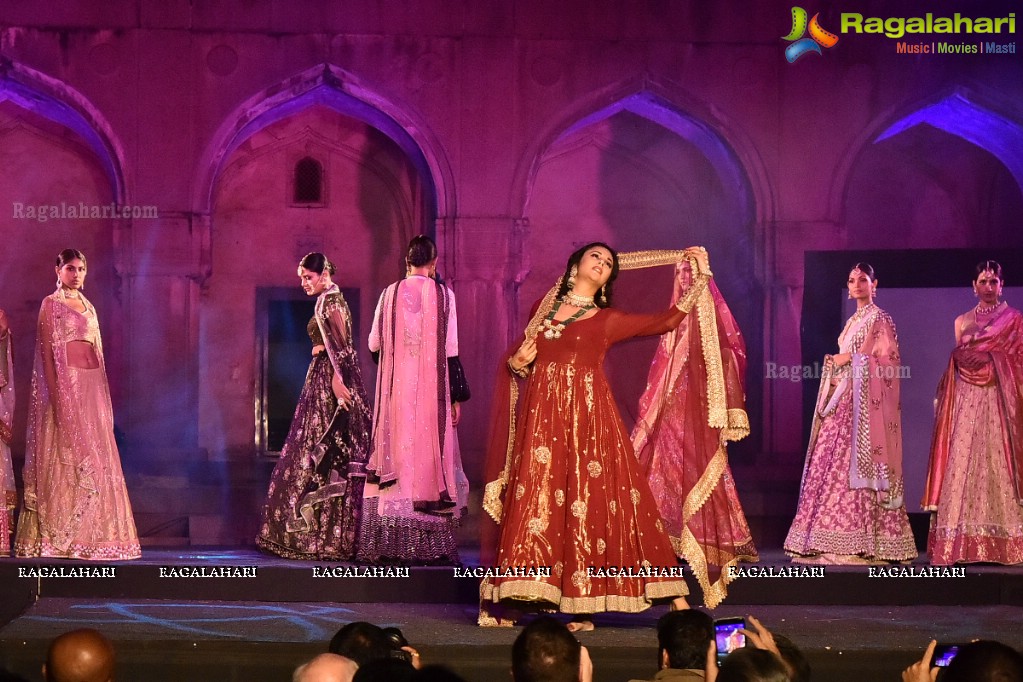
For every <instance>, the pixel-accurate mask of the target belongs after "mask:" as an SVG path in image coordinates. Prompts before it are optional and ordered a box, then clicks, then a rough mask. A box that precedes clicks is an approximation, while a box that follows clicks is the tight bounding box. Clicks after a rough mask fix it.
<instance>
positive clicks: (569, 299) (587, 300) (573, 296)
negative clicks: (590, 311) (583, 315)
mask: <svg viewBox="0 0 1023 682" xmlns="http://www.w3.org/2000/svg"><path fill="white" fill-rule="evenodd" d="M561 302H562V303H567V304H569V305H574V306H575V307H576V308H588V307H590V306H592V305H593V297H592V296H580V295H579V294H577V293H575V292H574V291H569V292H567V293H566V294H565V295H564V296H562V297H561Z"/></svg>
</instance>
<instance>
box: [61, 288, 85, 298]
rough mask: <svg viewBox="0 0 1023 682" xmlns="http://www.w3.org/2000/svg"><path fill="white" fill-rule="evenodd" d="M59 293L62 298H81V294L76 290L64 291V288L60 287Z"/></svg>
mask: <svg viewBox="0 0 1023 682" xmlns="http://www.w3.org/2000/svg"><path fill="white" fill-rule="evenodd" d="M60 292H61V295H62V296H63V297H64V298H81V297H82V294H81V292H79V291H78V290H77V289H65V288H64V287H61V288H60Z"/></svg>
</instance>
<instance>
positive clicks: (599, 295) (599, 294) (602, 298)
mask: <svg viewBox="0 0 1023 682" xmlns="http://www.w3.org/2000/svg"><path fill="white" fill-rule="evenodd" d="M597 300H598V301H600V304H601V305H607V297H606V296H604V287H600V291H598V292H597Z"/></svg>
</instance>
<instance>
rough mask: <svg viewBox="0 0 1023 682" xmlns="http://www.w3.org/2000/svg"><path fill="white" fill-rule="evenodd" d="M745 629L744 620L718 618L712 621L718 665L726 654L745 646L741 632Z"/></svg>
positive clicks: (744, 636)
mask: <svg viewBox="0 0 1023 682" xmlns="http://www.w3.org/2000/svg"><path fill="white" fill-rule="evenodd" d="M745 627H746V620H745V619H744V618H718V619H717V620H715V621H714V640H715V642H716V643H717V647H718V665H721V662H722V661H724V660H725V657H726V656H728V654H730V653H732V652H733V651H735V650H736V649H741V648H742V647H744V646H746V635H744V634H743V633H742V632H741V630H742V629H743V628H745Z"/></svg>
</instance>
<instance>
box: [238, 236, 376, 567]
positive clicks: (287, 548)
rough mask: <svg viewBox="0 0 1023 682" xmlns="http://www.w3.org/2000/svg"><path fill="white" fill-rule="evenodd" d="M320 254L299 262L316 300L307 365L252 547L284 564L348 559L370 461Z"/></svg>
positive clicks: (330, 268) (354, 368) (343, 329)
mask: <svg viewBox="0 0 1023 682" xmlns="http://www.w3.org/2000/svg"><path fill="white" fill-rule="evenodd" d="M334 272H335V269H334V264H333V263H331V262H330V261H329V260H327V257H326V256H324V255H323V254H322V253H310V254H308V255H307V256H306V257H305V258H303V259H302V262H301V264H300V265H299V267H298V276H299V278H300V279H301V280H302V289H303V290H304V291H305V292H306V294H308V295H309V296H318V298H317V299H316V314H315V316H314V317H313V319H312V320H310V322H309V327H308V329H309V337H310V339H312V343H313V359H312V362H311V363H310V364H309V370H308V372H306V379H305V385H304V386H303V387H302V393H301V394H300V395H299V398H298V405H297V406H296V408H295V416H294V418H293V419H292V421H291V428H290V429H289V430H288V437H287V439H286V440H285V441H284V447H283V448H282V449H281V458H280V459H279V460H278V461H277V466H275V467H274V471H273V475H272V476H271V478H270V489H269V491H268V492H267V498H266V504H265V505H264V506H263V514H262V520H261V523H260V530H259V535H258V536H257V537H256V544H257V545H259V547H260V549H262V550H264V551H267V552H271V553H273V554H277V555H279V556H283V557H286V558H289V559H328V560H335V561H339V560H340V561H343V560H346V559H352V558H353V557H354V556H355V553H356V550H357V547H356V538H357V535H358V529H359V515H360V512H361V510H362V491H363V486H364V485H365V481H366V473H365V467H366V459H367V457H368V456H369V426H370V417H369V407H368V405H367V400H366V390H365V388H364V386H363V383H362V371H361V370H360V369H359V359H358V357H357V356H356V354H355V347H354V346H353V344H352V316H351V313H350V312H349V310H348V304H347V303H345V299H344V297H343V296H342V295H341V290H340V289H339V288H338V286H337V284H335V283H334V282H333V281H332V279H331V276H332V275H333V274H334Z"/></svg>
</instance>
